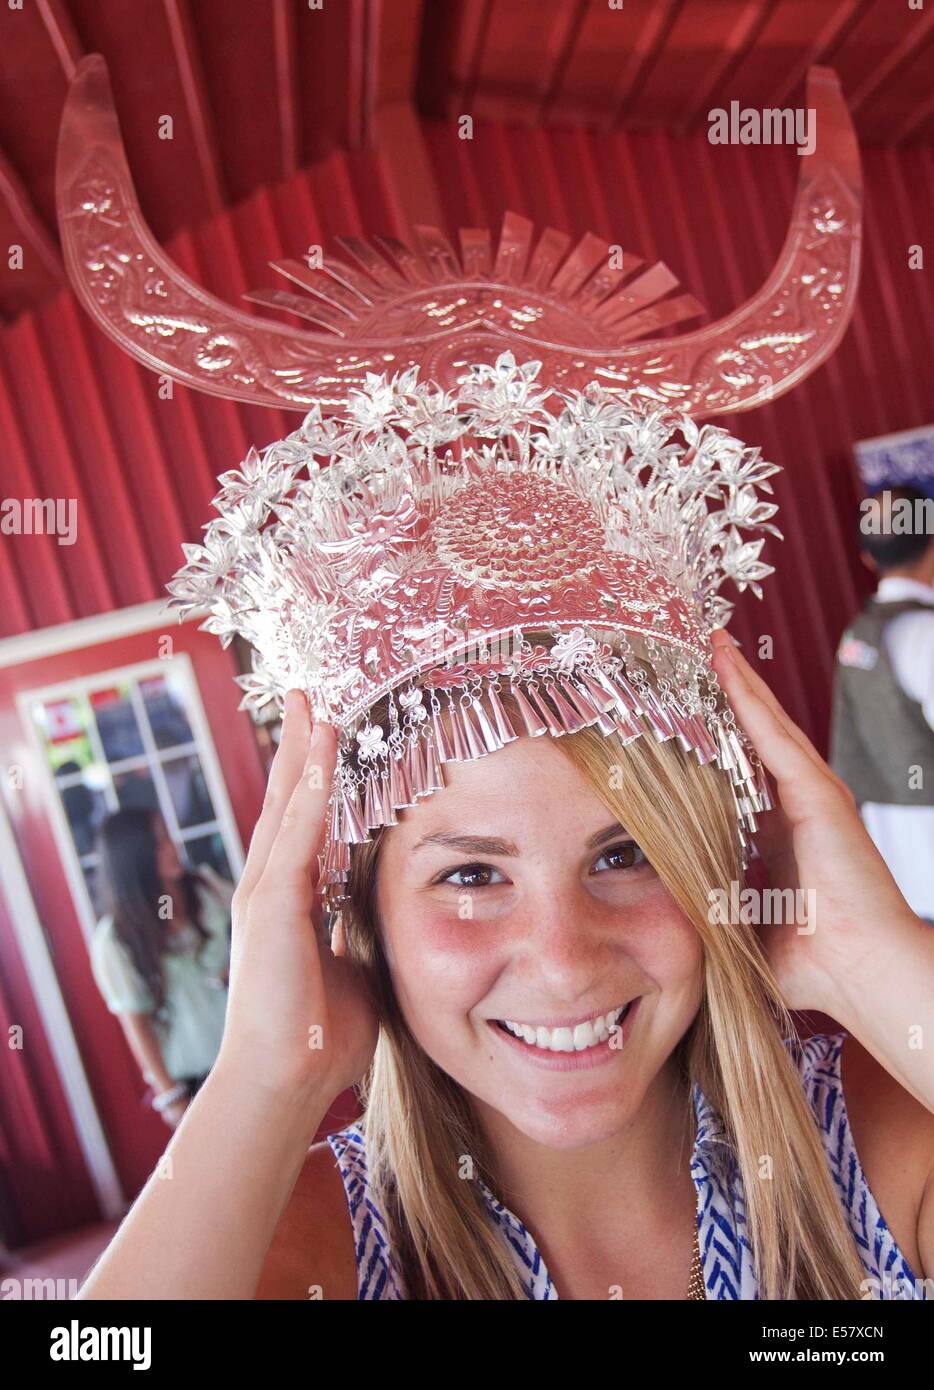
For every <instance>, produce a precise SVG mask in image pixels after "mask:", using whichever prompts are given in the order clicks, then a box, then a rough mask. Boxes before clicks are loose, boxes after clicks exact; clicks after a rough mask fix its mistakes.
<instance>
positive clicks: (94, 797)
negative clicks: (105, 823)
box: [59, 781, 107, 856]
mask: <svg viewBox="0 0 934 1390" xmlns="http://www.w3.org/2000/svg"><path fill="white" fill-rule="evenodd" d="M59 795H60V796H61V798H62V805H63V806H64V808H65V815H66V816H67V817H68V824H69V826H70V827H71V834H72V839H73V840H74V842H75V848H76V849H77V851H78V854H79V856H81V855H85V854H91V853H92V852H93V850H94V848H95V842H96V839H97V832H98V830H99V828H100V824H101V821H102V820H103V819H104V816H105V815H106V814H107V801H106V798H105V796H104V793H103V792H102V791H101V789H100V788H99V787H91V786H88V785H87V783H86V782H84V781H80V782H74V783H72V785H71V786H64V787H63V786H59Z"/></svg>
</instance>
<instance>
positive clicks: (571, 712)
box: [546, 680, 590, 734]
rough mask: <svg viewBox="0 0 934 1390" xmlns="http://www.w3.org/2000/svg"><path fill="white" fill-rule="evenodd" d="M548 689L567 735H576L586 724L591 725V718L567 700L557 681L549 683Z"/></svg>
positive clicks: (549, 696) (550, 698)
mask: <svg viewBox="0 0 934 1390" xmlns="http://www.w3.org/2000/svg"><path fill="white" fill-rule="evenodd" d="M546 689H547V692H548V698H549V700H550V701H551V703H552V704H553V705H554V707H555V709H556V710H557V711H558V718H559V719H560V720H561V722H562V724H563V725H564V728H565V731H566V732H567V733H569V734H576V733H577V731H578V729H583V728H584V726H585V725H586V724H589V723H590V717H589V716H586V717H584V716H582V715H581V712H580V710H579V709H578V708H577V706H576V705H574V704H572V703H571V701H570V699H568V698H565V696H564V695H563V694H562V692H561V688H560V685H559V683H558V681H557V680H553V681H549V682H548V683H547V686H546Z"/></svg>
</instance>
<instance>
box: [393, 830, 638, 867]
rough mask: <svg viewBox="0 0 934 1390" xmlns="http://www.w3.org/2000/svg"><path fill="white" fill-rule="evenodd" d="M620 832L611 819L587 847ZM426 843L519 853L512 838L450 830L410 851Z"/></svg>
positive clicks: (479, 851)
mask: <svg viewBox="0 0 934 1390" xmlns="http://www.w3.org/2000/svg"><path fill="white" fill-rule="evenodd" d="M621 832H623V827H622V826H621V825H620V823H619V821H618V820H617V821H613V822H612V824H611V825H607V826H604V828H603V829H602V830H597V831H596V832H595V833H594V834H593V835H591V836H590V838H589V839H588V840H587V848H588V849H595V848H596V846H597V845H599V844H602V843H603V841H604V840H608V839H609V838H610V836H611V835H619V834H620V833H621ZM623 833H625V832H623ZM426 845H442V846H443V847H444V848H445V849H458V850H461V851H462V852H463V853H464V854H499V855H503V856H505V857H508V858H513V859H514V858H516V857H517V856H518V854H519V849H518V847H517V846H516V845H515V844H513V842H512V840H499V839H496V838H495V837H491V836H489V835H458V834H457V833H456V832H454V831H452V830H435V831H432V833H431V834H430V835H423V836H422V837H421V839H420V840H416V842H415V844H414V845H413V846H412V849H411V851H410V853H412V854H414V853H415V851H416V850H418V849H423V848H424V847H425V846H426Z"/></svg>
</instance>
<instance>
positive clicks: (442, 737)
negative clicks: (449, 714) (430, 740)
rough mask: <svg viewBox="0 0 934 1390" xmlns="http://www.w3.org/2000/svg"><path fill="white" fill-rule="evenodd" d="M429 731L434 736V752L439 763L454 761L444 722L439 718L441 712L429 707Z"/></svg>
mask: <svg viewBox="0 0 934 1390" xmlns="http://www.w3.org/2000/svg"><path fill="white" fill-rule="evenodd" d="M431 729H432V733H433V734H434V742H435V750H436V752H437V756H438V759H439V761H440V762H442V763H450V762H453V761H454V749H453V747H452V746H451V741H450V739H449V738H448V735H447V730H446V729H445V727H444V721H443V720H442V718H441V710H440V709H435V707H434V705H433V704H432V707H431Z"/></svg>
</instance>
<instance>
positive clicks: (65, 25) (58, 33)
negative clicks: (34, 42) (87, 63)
mask: <svg viewBox="0 0 934 1390" xmlns="http://www.w3.org/2000/svg"><path fill="white" fill-rule="evenodd" d="M36 10H37V11H38V13H39V18H40V19H41V20H42V23H43V25H44V26H45V32H46V33H47V34H48V36H49V40H50V41H51V44H52V47H53V48H54V49H55V54H56V57H57V58H58V61H59V62H60V63H61V65H62V71H63V72H64V74H65V78H66V80H67V81H68V82H70V81H71V79H72V78H73V77H74V75H75V68H76V67H77V66H78V63H79V62H80V61H81V59H82V58H83V57H84V45H83V44H82V43H81V40H80V39H79V38H78V35H77V33H76V32H75V26H74V25H73V24H72V22H71V15H70V14H69V13H68V11H67V10H66V8H65V6H64V4H63V3H62V0H36Z"/></svg>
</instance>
